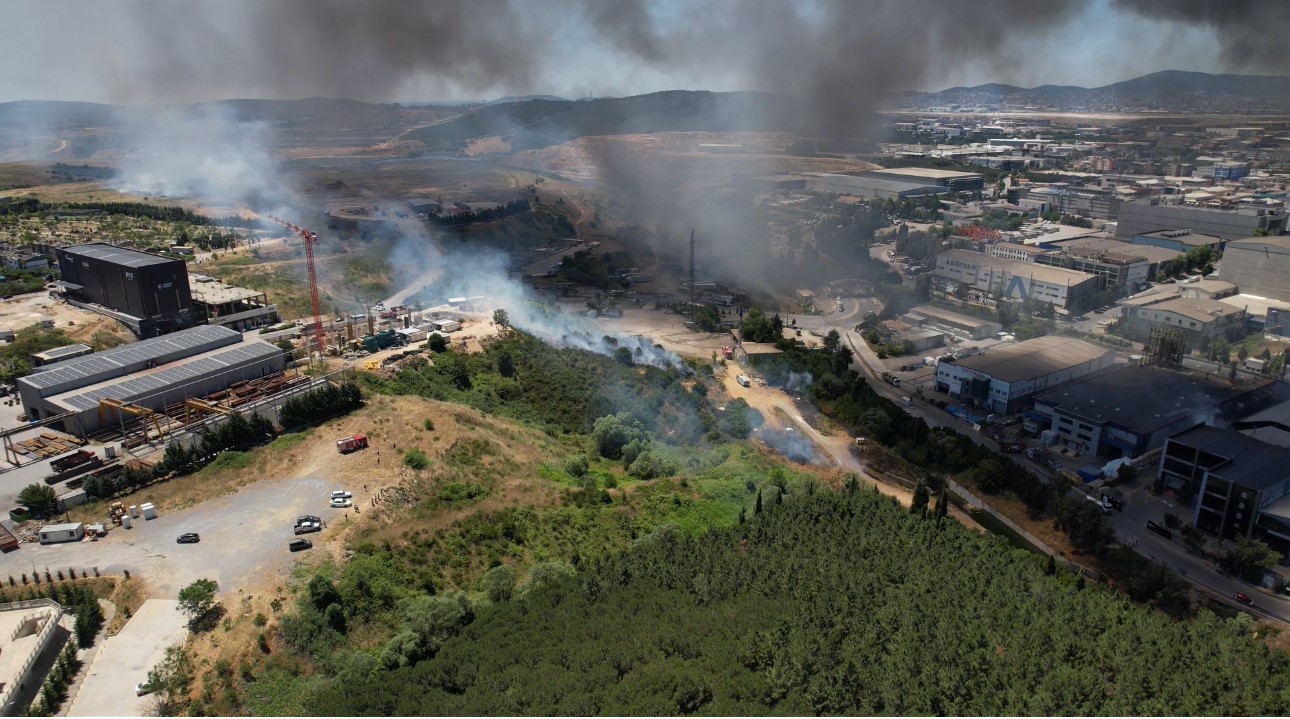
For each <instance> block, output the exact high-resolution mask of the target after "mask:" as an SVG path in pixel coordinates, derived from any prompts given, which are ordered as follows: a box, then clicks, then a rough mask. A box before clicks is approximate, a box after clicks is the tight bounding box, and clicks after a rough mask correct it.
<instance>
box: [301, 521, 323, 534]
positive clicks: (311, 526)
mask: <svg viewBox="0 0 1290 719" xmlns="http://www.w3.org/2000/svg"><path fill="white" fill-rule="evenodd" d="M321 531H322V523H321V522H306V523H304V524H297V525H296V534H309V533H310V532H321Z"/></svg>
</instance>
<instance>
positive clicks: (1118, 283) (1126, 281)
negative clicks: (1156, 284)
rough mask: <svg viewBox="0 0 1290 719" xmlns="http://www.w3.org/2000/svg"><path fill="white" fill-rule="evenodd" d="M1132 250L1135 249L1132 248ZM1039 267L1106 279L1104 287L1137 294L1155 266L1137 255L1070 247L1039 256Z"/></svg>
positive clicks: (1037, 260) (1036, 257) (1037, 259)
mask: <svg viewBox="0 0 1290 719" xmlns="http://www.w3.org/2000/svg"><path fill="white" fill-rule="evenodd" d="M1130 247H1132V245H1130ZM1034 262H1035V264H1039V265H1047V266H1049V267H1061V268H1063V269H1067V270H1075V271H1076V272H1086V273H1088V274H1090V275H1095V276H1097V277H1101V278H1102V286H1103V287H1105V288H1114V289H1117V290H1125V289H1129V290H1134V289H1137V288H1138V287H1141V286H1142V285H1145V284H1147V278H1148V276H1149V275H1150V266H1151V263H1150V262H1149V261H1148V260H1147V258H1145V257H1143V256H1141V255H1139V254H1137V253H1135V252H1115V251H1107V250H1095V249H1090V248H1086V247H1067V248H1064V249H1061V250H1055V251H1053V252H1045V253H1043V254H1039V255H1036V256H1035V258H1034Z"/></svg>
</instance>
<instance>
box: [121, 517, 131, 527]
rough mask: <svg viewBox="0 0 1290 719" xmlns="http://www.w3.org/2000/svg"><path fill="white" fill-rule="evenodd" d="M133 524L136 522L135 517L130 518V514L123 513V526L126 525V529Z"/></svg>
mask: <svg viewBox="0 0 1290 719" xmlns="http://www.w3.org/2000/svg"><path fill="white" fill-rule="evenodd" d="M132 524H134V520H133V519H130V515H128V514H123V515H121V526H122V527H125V528H126V529H129V528H130V526H131V525H132Z"/></svg>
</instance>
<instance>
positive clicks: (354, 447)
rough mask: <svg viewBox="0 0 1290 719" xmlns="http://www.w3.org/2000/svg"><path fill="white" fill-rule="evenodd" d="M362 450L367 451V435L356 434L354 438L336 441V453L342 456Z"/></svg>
mask: <svg viewBox="0 0 1290 719" xmlns="http://www.w3.org/2000/svg"><path fill="white" fill-rule="evenodd" d="M360 449H367V437H366V436H365V435H361V434H356V435H354V436H352V437H346V438H344V439H338V440H336V451H338V452H340V453H341V454H349V453H350V452H357V451H358V450H360Z"/></svg>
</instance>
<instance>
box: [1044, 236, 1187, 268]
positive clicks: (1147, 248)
mask: <svg viewBox="0 0 1290 719" xmlns="http://www.w3.org/2000/svg"><path fill="white" fill-rule="evenodd" d="M1045 244H1052V245H1055V246H1056V247H1057V248H1058V249H1061V250H1066V251H1068V252H1069V251H1072V250H1075V249H1079V250H1093V251H1101V252H1120V253H1124V254H1129V255H1137V256H1138V257H1144V258H1146V260H1147V261H1148V262H1166V261H1168V260H1172V259H1173V258H1175V257H1177V256H1179V255H1181V254H1182V253H1181V252H1179V251H1178V250H1171V249H1169V248H1167V247H1154V246H1152V245H1135V244H1132V243H1129V242H1124V241H1123V240H1116V239H1113V238H1110V237H1099V236H1089V237H1077V238H1075V239H1070V240H1058V241H1056V242H1052V243H1045Z"/></svg>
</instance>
